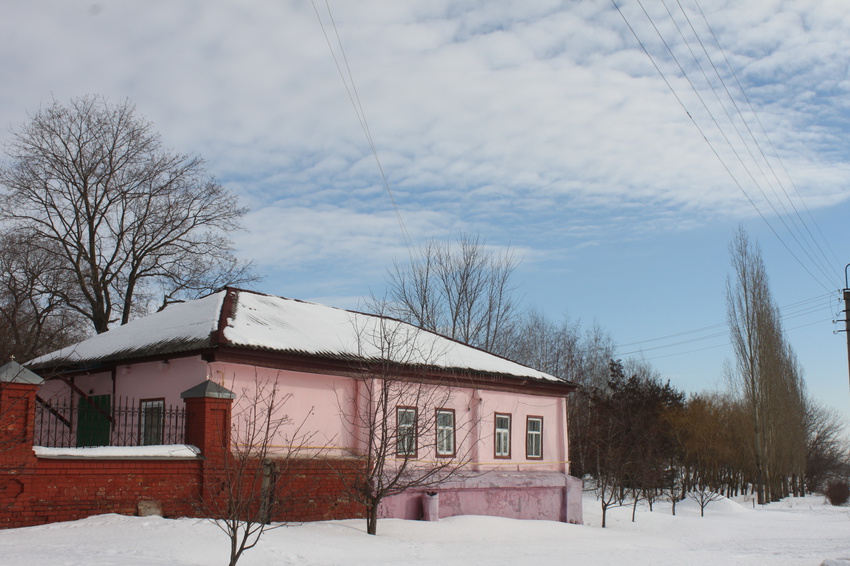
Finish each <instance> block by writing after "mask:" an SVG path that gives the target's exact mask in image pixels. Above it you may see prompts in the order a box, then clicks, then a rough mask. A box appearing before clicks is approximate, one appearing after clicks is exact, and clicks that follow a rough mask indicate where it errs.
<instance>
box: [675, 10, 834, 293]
mask: <svg viewBox="0 0 850 566" xmlns="http://www.w3.org/2000/svg"><path fill="white" fill-rule="evenodd" d="M662 1H663V2H664V7H665V9H667V13H668V14H669V15H670V19H671V20H672V21H673V22H674V24H675V25H676V28H677V30H678V31H679V33H680V36H681V37H682V40H683V41H684V42H685V44H686V45H687V46H688V50H689V51H691V55H692V56H693V58H694V61H695V62H697V65H699V67H700V70H701V71H702V72H703V76H705V78H706V82H707V83H708V84H709V86H712V85H711V81H710V80H709V79H708V77H707V76H706V75H705V71H704V70H703V68H702V65H701V63H699V59H698V58H697V57H696V55H694V54H693V51H692V50H691V48H690V44H689V43H688V40H687V39H686V38H685V34H684V33H683V32H682V31H681V29H680V28H679V26H678V23H677V22H676V21H675V18H674V16H673V14H672V13H671V12H670V10H669V8H668V7H667V3H666V0H662ZM694 3H695V4H696V6H697V8H698V9H699V11H700V14H702V17H703V21H704V22H705V25H706V27H707V28H708V30H709V32H710V33H711V35H712V37H713V38H714V40H715V44H716V45H717V48H718V50H719V51H720V53H721V54H722V55H723V59H724V61H725V62H726V67H727V69H728V70H729V72H730V74H731V75H732V77H733V78H734V79H735V82H736V84H737V85H738V90H739V91H740V92H741V94H742V95H743V97H744V99H745V100H746V101H747V104H748V106H749V108H750V114H751V115H752V116H753V118H754V119H755V121H756V123H757V124H758V125H759V128H760V130H761V134H762V135H763V136H764V138H765V139H766V140H767V142H768V144H769V145H770V147H771V148H772V149H773V157H774V159H775V160H776V161H777V162H778V163H779V165H780V166H781V167H782V170H783V171H784V173H785V176H786V178H787V179H788V180H789V181H790V183H791V184H792V186H794V188H795V190H796V192H797V195H798V198H799V199H800V203H801V204H802V206H803V207H805V209H806V210H807V211H808V213H809V217H810V219H811V222H812V223H813V224H815V227H816V228H817V229H818V232H819V233H820V234H821V236H823V232H822V231H821V230H820V227H819V226H818V225H817V221H816V220H815V219H814V216H812V214H811V211H810V210H809V209H808V206H806V203H805V200H804V199H803V196H802V194H800V192H799V190H797V189H796V185H795V184H794V180H793V178H792V177H791V175H790V173H789V172H788V169H787V168H786V167H785V162H784V161H783V160H782V158H781V157H780V155H779V152H778V151H777V150H776V147H775V146H774V145H773V141H772V139H771V138H770V135H769V134H768V133H767V130H766V129H765V127H764V124H763V123H762V121H761V119H760V118H759V115H758V113H757V112H756V110H755V108H754V106H753V104H752V101H751V100H750V98H749V96H748V95H747V92H746V89H744V87H743V85H742V84H741V82H740V81H739V80H738V75H737V73H735V69H734V68H733V67H732V65H731V64H730V63H729V60H728V58H726V52H725V51H724V50H723V47H722V46H721V45H720V42H719V41H718V39H717V36H716V35H715V34H714V30H713V28H711V26H710V24H709V23H708V19H707V18H706V17H705V14H704V13H703V12H702V8H701V7H700V6H699V3H698V0H694ZM676 4H677V5H678V6H679V11H680V12H681V14H682V16H683V17H684V18H685V21H686V22H687V23H688V27H689V28H690V30H691V33H692V34H693V36H694V38H695V39H696V40H697V42H698V43H699V46H700V48H701V49H702V52H703V54H704V55H705V58H706V60H707V61H708V62H709V64H710V65H711V68H712V70H713V71H714V75H715V76H716V77H717V79H718V80H719V81H720V84H721V85H722V86H723V91H724V92H725V94H726V97H727V99H728V100H729V102H731V104H732V106H733V107H734V109H735V111H736V112H737V114H738V116H739V117H740V119H741V123H742V124H743V125H744V127H745V128H746V130H747V133H748V134H749V137H750V139H751V140H752V142H753V144H754V145H755V147H756V149H757V150H758V152H759V154H760V155H761V158H762V160H763V161H764V163H765V165H766V166H767V168H768V169H769V170H770V173H771V175H772V177H773V179H775V180H776V183H777V184H778V185H779V188H780V189H782V194H783V195H784V196H785V200H787V201H788V204H789V205H790V206H791V209H792V210H793V212H794V214H793V215H791V214H790V213H789V212H788V209H787V208H786V207H785V204H784V202H783V201H782V199H781V197H779V194H778V193H777V191H776V188H775V187H773V184H772V183H770V178H769V177H768V176H767V175H766V174H764V172H763V171H762V169H761V166H760V165H759V160H757V159H756V158H755V156H753V155H752V153H751V152H750V156H751V157H752V158H753V161H754V162H755V163H756V166H757V167H758V168H759V172H760V173H761V174H762V175H763V176H764V177H765V180H766V181H767V182H768V184H769V185H770V186H771V189H772V190H773V194H774V195H776V196H777V197H779V204H780V205H781V206H782V210H783V211H784V212H785V213H786V214H788V215H789V220H790V221H791V223H792V224H793V226H794V228H795V229H796V230H797V232H798V233H799V234H800V236H801V238H802V241H803V243H804V244H805V245H806V246H807V247H808V249H809V251H811V253H812V254H813V255H809V258H810V259H812V260H813V261H814V262H815V263H817V264H818V265H819V266H820V268H821V273H822V274H824V275H825V276H826V277H827V278H830V277H831V276H830V275H829V273H828V272H829V271H830V268H829V266H830V265H832V271H833V274H835V275H838V272H837V269H836V265H838V262H837V258H836V262H835V263H832V262H831V261H830V259H829V258H827V257H826V254H825V253H824V251H823V248H822V247H821V246H820V243H819V242H818V240H817V238H815V237H814V234H812V232H811V230H810V229H809V226H808V223H807V222H806V220H805V219H804V218H803V217H802V215H801V214H800V211H799V210H798V208H797V206H796V204H795V203H794V200H793V199H792V198H791V196H790V195H789V194H788V191H787V190H786V189H785V184H784V183H783V182H782V179H780V176H779V175H778V174H777V172H776V170H775V169H774V167H773V163H772V162H771V160H770V159H768V157H767V155H766V154H765V152H764V149H763V148H762V144H761V143H760V142H759V139H758V137H757V136H756V135H755V133H754V132H753V130H752V128H751V127H750V123H749V121H748V120H747V119H746V118H745V117H744V113H743V112H742V111H741V108H740V107H739V106H738V102H737V101H736V100H735V97H734V96H733V95H732V93H731V92H730V91H729V87H728V85H727V84H726V80H725V79H724V78H723V74H722V73H721V72H720V70H719V69H718V68H717V65H716V64H715V62H714V59H712V57H711V53H709V51H708V49H707V48H706V46H705V43H704V42H703V41H702V38H701V37H700V35H699V32H697V30H696V28H695V27H694V25H693V22H692V21H691V18H690V16H688V13H687V11H686V10H685V8H684V6H682V3H681V1H680V0H676ZM712 91H713V92H714V93H715V96H716V97H717V100H718V103H719V104H720V106H721V108H723V110H724V112H726V115H727V117H728V118H729V121H730V123H732V125H733V127H735V131H736V132H737V133H738V135H739V137H740V139H741V141H742V143H744V145H745V146H746V147H747V149H748V152H749V144H747V142H746V140H744V136H743V135H742V134H741V132H740V130H738V128H737V126H736V125H735V121H734V120H733V119H732V117H731V116H729V112H728V110H727V108H726V106H725V105H724V104H723V102H722V101H721V100H720V96H719V95H718V93H717V90H716V89H715V88H714V87H713V86H712ZM795 216H796V218H797V219H798V220H799V223H800V224H801V225H802V228H804V229H805V230H806V232H807V233H808V235H809V238H806V237H805V235H804V234H803V233H802V228H800V226H798V225H797V222H796V221H795V220H794V217H795ZM824 240H825V238H824ZM825 241H826V240H825ZM826 243H827V245H828V242H826ZM813 245H814V248H817V251H816V250H815V249H814V248H813V247H812V246H813ZM818 252H819V253H818ZM807 255H808V254H807ZM834 255H835V254H834V252H833V256H834ZM824 260H825V263H824Z"/></svg>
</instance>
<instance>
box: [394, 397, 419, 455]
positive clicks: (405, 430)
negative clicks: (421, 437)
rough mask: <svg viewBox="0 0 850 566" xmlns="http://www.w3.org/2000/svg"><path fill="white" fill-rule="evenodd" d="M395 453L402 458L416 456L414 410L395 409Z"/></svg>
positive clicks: (407, 408) (406, 408)
mask: <svg viewBox="0 0 850 566" xmlns="http://www.w3.org/2000/svg"><path fill="white" fill-rule="evenodd" d="M396 435H397V438H396V452H397V453H398V454H400V455H403V456H415V455H416V409H414V408H412V407H399V408H397V409H396Z"/></svg>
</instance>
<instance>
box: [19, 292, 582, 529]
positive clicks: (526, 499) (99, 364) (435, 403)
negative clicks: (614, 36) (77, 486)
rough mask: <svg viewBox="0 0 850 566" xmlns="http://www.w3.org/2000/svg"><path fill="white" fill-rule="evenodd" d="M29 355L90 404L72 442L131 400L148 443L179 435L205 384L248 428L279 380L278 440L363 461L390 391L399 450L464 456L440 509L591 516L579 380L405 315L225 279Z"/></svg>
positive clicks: (390, 503)
mask: <svg viewBox="0 0 850 566" xmlns="http://www.w3.org/2000/svg"><path fill="white" fill-rule="evenodd" d="M28 367H29V368H30V369H32V370H33V371H35V372H36V373H38V374H40V375H42V376H43V377H45V378H46V382H45V384H44V385H43V386H42V387H41V389H40V391H39V398H40V401H41V402H43V403H47V404H51V405H55V404H56V403H61V402H66V403H70V404H71V405H73V406H76V407H79V413H76V414H77V416H76V417H75V419H76V420H75V421H74V422H70V419H65V420H66V421H68V422H65V423H63V424H62V426H64V427H65V429H67V430H66V432H68V433H69V435H70V438H71V442H70V443H71V445H75V446H84V445H97V444H101V445H104V444H109V443H110V441H111V440H112V439H113V438H114V435H113V433H114V431H113V430H112V427H114V426H115V424H114V421H113V420H112V419H110V418H109V416H110V415H113V416H114V412H115V410H116V409H115V407H117V406H119V405H121V404H124V405H126V404H127V403H129V404H131V405H133V406H137V407H138V409H139V411H138V414H139V415H140V416H139V420H138V422H137V423H136V424H134V426H137V427H138V430H139V434H138V437H137V440H138V443H139V444H163V443H168V441H167V440H166V436H167V435H166V431H165V430H164V429H165V422H166V419H165V418H164V415H165V413H166V412H167V411H168V407H170V406H178V407H180V406H182V404H183V400H182V399H181V393H183V392H186V391H187V390H188V389H190V388H192V387H194V386H196V385H198V384H199V383H203V382H205V381H211V382H213V383H214V384H216V385H218V386H222V387H224V388H225V389H228V390H229V391H231V392H233V393H235V394H236V401H235V404H234V406H233V415H234V425H238V424H239V423H240V415H242V414H245V413H244V411H245V409H246V408H247V407H248V406H249V405H250V404H251V403H253V402H254V400H255V399H256V396H257V392H258V390H267V389H268V388H270V387H271V386H273V385H274V386H276V388H277V390H278V394H279V399H280V400H281V402H282V403H283V404H282V408H283V410H284V411H285V413H286V415H287V416H288V421H287V424H286V425H285V426H283V427H282V428H281V429H280V430H279V431H278V434H277V436H276V437H275V438H274V439H273V440H272V445H273V446H274V447H275V448H276V449H278V450H280V451H281V452H287V453H292V452H293V451H295V452H296V453H299V454H303V455H304V456H311V457H316V456H317V455H318V457H320V458H326V459H329V460H330V459H336V460H339V459H352V460H356V459H357V458H359V457H361V456H362V455H363V453H364V452H365V451H366V450H367V448H368V446H369V444H370V438H373V437H374V434H375V430H374V429H372V430H370V429H369V426H367V424H368V422H369V421H368V418H367V416H368V415H375V414H379V412H376V407H377V406H380V404H381V403H382V402H383V403H384V404H389V405H391V406H388V407H383V412H382V413H380V414H382V415H384V418H386V419H387V420H389V421H390V422H389V423H388V429H389V430H390V431H391V432H392V434H391V435H390V436H391V438H392V442H393V446H392V452H393V454H394V455H395V458H396V459H398V460H399V461H402V460H404V461H410V462H411V463H412V464H411V465H416V464H417V463H418V464H419V465H423V466H427V465H429V463H433V462H449V461H456V462H458V463H460V464H462V466H461V468H462V469H461V470H459V471H456V473H455V474H454V475H453V476H452V477H451V478H450V479H449V480H448V481H447V482H445V483H442V484H441V485H439V486H433V487H429V488H428V489H427V491H431V492H434V491H435V492H437V493H438V494H439V511H438V513H439V516H442V517H445V516H451V515H458V514H485V515H498V516H504V517H513V518H522V519H547V520H555V521H568V522H574V523H580V522H581V482H580V481H579V480H578V479H576V478H574V477H572V476H570V475H569V451H568V441H567V438H568V435H567V418H566V417H567V407H568V395H569V393H570V392H572V391H574V390H575V385H574V384H572V383H568V382H564V381H562V380H559V379H557V378H555V377H553V376H551V375H548V374H545V373H543V372H540V371H537V370H534V369H532V368H529V367H526V366H523V365H520V364H517V363H515V362H512V361H510V360H507V359H504V358H501V357H498V356H495V355H493V354H489V353H487V352H484V351H482V350H479V349H476V348H472V347H469V346H466V345H463V344H460V343H458V342H456V341H453V340H450V339H448V338H445V337H442V336H439V335H437V334H434V333H431V332H427V331H424V330H421V329H418V328H415V327H413V326H411V325H408V324H405V323H402V322H399V321H397V320H394V319H391V318H387V317H379V316H374V315H367V314H363V313H357V312H353V311H347V310H341V309H336V308H332V307H327V306H323V305H318V304H313V303H307V302H303V301H297V300H292V299H285V298H280V297H275V296H269V295H264V294H260V293H255V292H250V291H244V290H238V289H226V290H223V291H221V292H218V293H215V294H213V295H210V296H207V297H205V298H202V299H198V300H196V301H191V302H187V303H182V304H175V305H172V306H170V307H168V308H167V309H165V310H163V311H162V312H159V313H156V314H153V315H150V316H147V317H144V318H140V319H137V320H134V321H132V322H130V323H129V324H127V325H124V326H120V327H117V328H114V329H113V330H110V331H109V332H106V333H104V334H100V335H97V336H94V337H92V338H90V339H88V340H85V341H83V342H80V343H79V344H76V345H74V346H71V347H69V348H65V349H63V350H59V351H56V352H53V353H51V354H48V355H45V356H42V357H40V358H38V359H36V360H33V361H32V362H31V363H30V364H28ZM387 382H391V383H392V387H391V388H390V389H392V391H393V393H392V394H390V395H388V396H385V397H383V401H382V400H381V398H379V397H378V396H376V394H375V392H376V391H380V390H381V387H382V385H384V384H386V383H387ZM122 399H123V400H124V401H119V400H122ZM126 400H130V401H126ZM238 436H239V435H238V432H237V433H235V436H234V438H238ZM180 442H182V440H181V441H180ZM201 456H203V455H201ZM423 491H425V490H424V489H423V490H410V491H408V492H405V493H402V494H400V495H395V496H393V497H390V498H388V499H385V500H384V502H383V504H382V507H381V510H380V515H381V516H383V517H398V518H407V519H416V518H419V517H420V516H421V515H422V512H423V510H422V504H421V503H420V502H421V501H422V492H423Z"/></svg>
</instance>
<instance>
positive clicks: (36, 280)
mask: <svg viewBox="0 0 850 566" xmlns="http://www.w3.org/2000/svg"><path fill="white" fill-rule="evenodd" d="M61 274H62V271H61V270H59V269H58V268H57V266H56V263H55V260H54V257H53V256H52V255H51V254H45V253H43V252H42V251H41V250H39V249H37V248H34V247H32V246H30V245H29V242H28V239H27V238H26V235H25V234H22V233H5V234H0V360H9V359H17V360H21V361H25V360H30V359H32V358H34V357H36V356H39V355H41V354H44V353H47V352H50V351H53V350H57V349H59V348H63V347H65V346H67V345H69V344H72V343H74V342H77V341H79V340H81V339H82V338H83V337H84V336H85V320H84V319H83V318H82V317H81V316H80V315H79V314H78V313H77V312H75V311H73V310H71V309H70V308H68V306H67V305H65V303H64V302H63V301H62V300H61V298H60V297H59V295H58V293H57V292H56V290H58V289H63V288H65V289H66V288H67V287H68V282H67V281H66V280H64V279H62V277H61Z"/></svg>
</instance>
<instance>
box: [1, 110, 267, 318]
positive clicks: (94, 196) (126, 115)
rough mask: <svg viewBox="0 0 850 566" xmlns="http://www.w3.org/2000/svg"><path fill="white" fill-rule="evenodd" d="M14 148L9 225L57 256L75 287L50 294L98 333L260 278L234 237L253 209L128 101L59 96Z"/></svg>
mask: <svg viewBox="0 0 850 566" xmlns="http://www.w3.org/2000/svg"><path fill="white" fill-rule="evenodd" d="M6 153H7V154H8V156H9V157H10V158H11V164H10V165H9V166H7V167H4V168H2V169H0V185H2V187H3V188H4V189H5V190H4V193H3V195H2V198H0V215H2V219H3V221H4V224H3V226H2V228H3V230H4V231H6V232H13V231H15V232H18V233H21V234H24V235H25V236H26V238H27V242H28V244H29V245H30V246H32V247H33V248H34V249H35V250H37V253H39V254H42V255H43V256H44V257H45V261H50V262H51V263H52V264H53V265H54V267H55V270H54V272H53V273H55V276H56V277H59V278H61V279H62V280H63V281H67V282H69V283H70V286H67V287H65V286H63V287H61V288H58V289H52V291H53V292H54V293H55V295H56V297H57V298H59V299H61V300H62V301H63V302H64V304H66V305H67V306H68V307H70V308H71V309H73V310H75V311H76V312H78V313H79V314H80V315H82V316H83V317H85V318H86V319H88V320H89V321H90V323H91V325H92V326H93V327H94V329H95V331H97V332H105V331H106V330H107V329H108V327H109V325H110V323H112V322H116V321H120V322H121V323H122V324H123V323H126V322H127V321H129V320H130V319H131V318H132V317H133V316H135V315H136V314H139V313H144V312H147V311H148V310H149V309H150V307H151V306H152V305H153V304H154V303H156V304H167V303H169V302H172V301H177V300H181V299H185V298H194V297H195V296H198V295H199V294H202V293H205V292H208V291H210V290H212V289H215V288H218V287H220V286H222V285H223V284H231V283H238V282H245V281H249V280H251V279H252V277H253V276H252V275H251V273H250V270H249V267H248V266H247V265H246V264H244V263H242V262H240V261H238V260H237V259H236V258H235V257H234V255H233V245H232V241H231V239H230V236H229V234H230V232H232V231H233V230H235V229H237V228H238V227H239V220H240V218H241V217H242V216H243V215H244V213H245V209H244V208H241V207H239V206H238V204H237V202H236V197H235V196H234V195H233V194H231V193H230V192H228V191H227V190H226V189H225V188H224V187H222V186H221V185H220V184H219V183H218V182H216V181H215V180H214V179H213V178H211V177H210V176H209V175H208V174H207V173H206V172H205V170H204V162H203V160H202V159H200V158H199V157H191V156H187V155H182V154H179V153H175V152H172V151H168V150H165V149H163V147H162V144H161V142H160V137H159V135H158V134H157V133H156V132H155V131H154V130H153V125H152V124H151V123H150V122H148V121H147V120H145V119H144V118H143V117H141V116H139V115H138V114H137V113H136V110H135V107H134V106H133V104H131V103H130V102H129V101H125V102H123V103H121V104H117V105H111V104H109V103H108V102H107V101H106V100H105V99H104V98H102V97H98V96H86V97H83V98H78V99H74V100H72V101H71V103H70V104H69V105H67V106H66V105H63V104H61V103H59V102H56V101H54V102H53V103H52V104H51V105H49V106H48V107H46V108H42V109H40V110H39V111H38V112H36V113H35V114H34V115H32V116H31V120H30V122H29V123H28V124H26V125H24V126H22V127H21V128H20V129H18V130H17V131H15V132H13V137H12V141H11V142H10V143H9V145H8V147H7V148H6ZM38 283H39V291H40V292H41V293H45V292H47V291H48V290H49V289H50V288H49V282H48V281H42V280H39V281H38Z"/></svg>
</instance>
